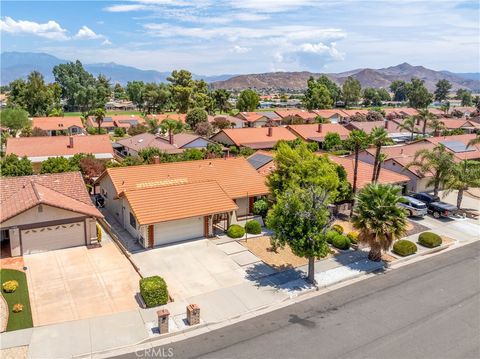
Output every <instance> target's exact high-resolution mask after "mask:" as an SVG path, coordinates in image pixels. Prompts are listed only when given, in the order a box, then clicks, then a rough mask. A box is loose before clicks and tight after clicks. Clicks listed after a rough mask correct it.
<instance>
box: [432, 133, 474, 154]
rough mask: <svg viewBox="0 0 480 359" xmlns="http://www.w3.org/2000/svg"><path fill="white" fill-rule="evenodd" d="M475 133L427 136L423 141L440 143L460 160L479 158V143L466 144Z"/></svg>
mask: <svg viewBox="0 0 480 359" xmlns="http://www.w3.org/2000/svg"><path fill="white" fill-rule="evenodd" d="M476 136H477V135H475V134H466V135H455V136H440V137H427V138H425V139H424V140H423V141H424V142H427V143H430V144H433V145H437V144H441V145H443V146H445V147H446V148H447V150H449V151H450V152H452V153H453V155H454V156H455V159H456V160H457V161H461V160H480V145H474V146H467V145H468V143H469V142H470V141H471V140H473V139H474V138H476Z"/></svg>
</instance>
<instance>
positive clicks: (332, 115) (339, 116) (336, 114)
mask: <svg viewBox="0 0 480 359" xmlns="http://www.w3.org/2000/svg"><path fill="white" fill-rule="evenodd" d="M313 112H315V113H316V114H317V115H318V116H320V117H323V118H326V119H327V120H330V122H332V123H338V122H341V121H342V120H343V118H345V117H348V116H347V114H346V113H345V112H343V111H342V110H336V109H327V110H313Z"/></svg>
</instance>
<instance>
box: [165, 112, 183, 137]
mask: <svg viewBox="0 0 480 359" xmlns="http://www.w3.org/2000/svg"><path fill="white" fill-rule="evenodd" d="M160 129H161V130H162V132H163V133H167V134H168V138H169V139H172V136H173V135H174V134H176V133H179V132H181V131H182V130H183V123H182V122H180V121H176V120H172V119H171V118H168V117H167V118H166V119H165V120H163V121H162V123H161V124H160Z"/></svg>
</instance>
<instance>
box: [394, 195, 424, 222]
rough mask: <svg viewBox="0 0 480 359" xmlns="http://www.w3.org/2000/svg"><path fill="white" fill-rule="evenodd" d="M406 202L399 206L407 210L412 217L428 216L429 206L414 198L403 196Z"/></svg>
mask: <svg viewBox="0 0 480 359" xmlns="http://www.w3.org/2000/svg"><path fill="white" fill-rule="evenodd" d="M403 199H404V202H401V203H399V205H400V206H401V207H403V208H405V209H406V210H407V212H408V215H409V216H410V217H424V216H426V214H427V211H428V210H427V205H426V204H425V203H424V202H422V201H420V200H418V199H415V198H413V197H409V196H403Z"/></svg>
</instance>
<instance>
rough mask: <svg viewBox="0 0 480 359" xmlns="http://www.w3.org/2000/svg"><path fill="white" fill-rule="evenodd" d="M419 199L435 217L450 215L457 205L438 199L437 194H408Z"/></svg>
mask: <svg viewBox="0 0 480 359" xmlns="http://www.w3.org/2000/svg"><path fill="white" fill-rule="evenodd" d="M410 197H413V198H415V199H417V200H419V201H422V202H423V203H425V204H426V205H427V211H428V213H430V214H431V215H432V216H433V217H435V218H440V217H450V216H452V215H454V214H455V213H457V207H455V206H454V205H452V204H450V203H446V202H442V201H440V198H439V197H438V196H433V195H431V194H428V193H425V192H421V193H413V194H411V195H410Z"/></svg>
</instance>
